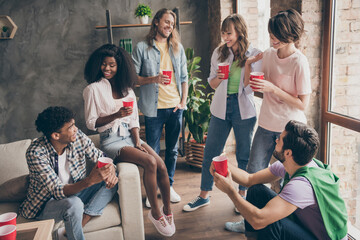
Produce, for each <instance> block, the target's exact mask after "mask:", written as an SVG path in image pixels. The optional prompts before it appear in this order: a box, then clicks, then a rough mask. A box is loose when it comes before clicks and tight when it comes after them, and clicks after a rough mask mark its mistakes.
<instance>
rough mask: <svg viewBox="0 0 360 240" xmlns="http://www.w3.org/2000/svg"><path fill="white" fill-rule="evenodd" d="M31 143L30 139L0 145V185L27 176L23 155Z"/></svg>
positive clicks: (27, 171)
mask: <svg viewBox="0 0 360 240" xmlns="http://www.w3.org/2000/svg"><path fill="white" fill-rule="evenodd" d="M30 143H31V140H30V139H26V140H22V141H17V142H12V143H7V144H0V166H1V168H0V184H3V183H4V182H6V181H8V180H10V179H12V178H16V177H19V176H22V175H24V174H28V173H29V170H28V166H27V164H26V158H25V153H26V150H27V148H28V147H29V145H30Z"/></svg>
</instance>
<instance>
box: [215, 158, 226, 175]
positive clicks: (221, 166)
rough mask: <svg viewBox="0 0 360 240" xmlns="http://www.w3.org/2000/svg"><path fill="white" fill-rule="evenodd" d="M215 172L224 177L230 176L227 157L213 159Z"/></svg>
mask: <svg viewBox="0 0 360 240" xmlns="http://www.w3.org/2000/svg"><path fill="white" fill-rule="evenodd" d="M212 160H213V162H214V167H215V171H216V172H217V173H219V174H220V175H223V176H224V177H226V176H227V174H228V164H227V157H226V156H225V155H220V156H217V157H214V158H213V159H212Z"/></svg>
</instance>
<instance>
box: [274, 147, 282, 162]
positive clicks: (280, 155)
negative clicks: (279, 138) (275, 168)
mask: <svg viewBox="0 0 360 240" xmlns="http://www.w3.org/2000/svg"><path fill="white" fill-rule="evenodd" d="M273 156H274V157H275V158H276V159H277V160H279V161H280V162H281V163H284V162H285V156H284V151H281V152H278V151H276V150H275V151H274V152H273Z"/></svg>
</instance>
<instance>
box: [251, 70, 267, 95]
mask: <svg viewBox="0 0 360 240" xmlns="http://www.w3.org/2000/svg"><path fill="white" fill-rule="evenodd" d="M256 79H264V73H263V72H251V73H250V80H251V81H256ZM251 88H252V89H253V90H254V91H258V90H259V88H256V87H253V86H251Z"/></svg>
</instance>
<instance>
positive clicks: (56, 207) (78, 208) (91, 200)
mask: <svg viewBox="0 0 360 240" xmlns="http://www.w3.org/2000/svg"><path fill="white" fill-rule="evenodd" d="M116 191H117V185H116V186H115V187H113V188H111V189H107V188H106V185H105V182H104V181H103V182H100V183H98V184H95V185H93V186H91V187H88V188H86V189H84V190H82V191H81V192H79V193H77V194H75V195H72V196H70V197H67V198H64V199H61V200H55V199H54V198H51V199H50V200H49V201H48V202H47V203H46V204H45V207H44V209H43V210H42V211H41V212H40V214H39V215H38V216H37V217H36V219H38V220H44V219H51V218H53V219H54V220H55V222H59V221H61V220H63V221H64V224H65V230H66V234H67V238H68V239H69V240H72V239H77V240H78V239H80V240H83V239H85V237H84V232H83V229H82V219H83V214H84V213H85V214H87V215H90V216H99V215H101V214H102V212H103V209H104V208H105V207H106V205H107V204H108V203H109V202H110V201H111V199H112V198H113V196H114V194H115V193H116Z"/></svg>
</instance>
